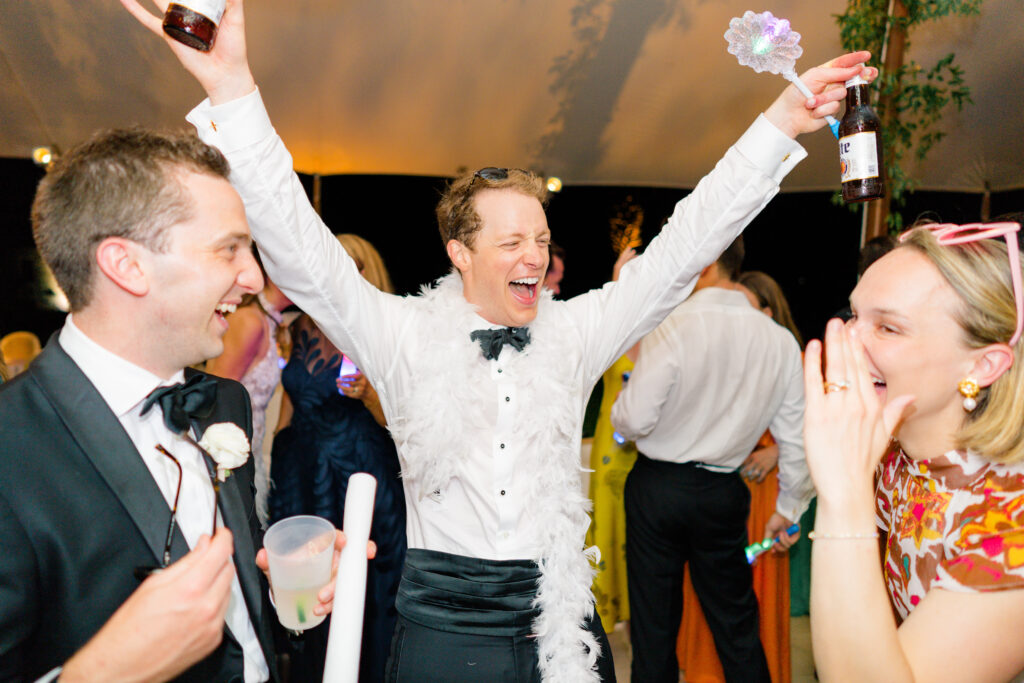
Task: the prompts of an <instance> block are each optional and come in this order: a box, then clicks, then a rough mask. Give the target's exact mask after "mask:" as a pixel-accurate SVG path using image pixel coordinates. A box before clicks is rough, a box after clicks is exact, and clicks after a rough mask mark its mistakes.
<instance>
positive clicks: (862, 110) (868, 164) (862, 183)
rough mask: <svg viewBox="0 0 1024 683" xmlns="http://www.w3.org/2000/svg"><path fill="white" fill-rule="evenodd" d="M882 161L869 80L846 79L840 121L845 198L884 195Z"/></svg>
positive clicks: (860, 199)
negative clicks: (842, 111)
mask: <svg viewBox="0 0 1024 683" xmlns="http://www.w3.org/2000/svg"><path fill="white" fill-rule="evenodd" d="M882 163H883V162H882V122H881V121H880V120H879V119H878V115H877V114H875V110H874V109H872V108H871V105H870V104H868V84H867V81H865V80H864V79H863V78H861V77H860V76H859V75H858V76H854V77H853V78H851V79H850V80H849V81H847V82H846V113H845V114H844V115H843V120H842V121H841V122H840V123H839V174H840V177H841V179H842V182H843V200H844V201H846V202H865V201H868V200H870V199H880V198H881V197H884V196H885V183H884V181H883V180H882V177H883V175H882V173H883V168H882Z"/></svg>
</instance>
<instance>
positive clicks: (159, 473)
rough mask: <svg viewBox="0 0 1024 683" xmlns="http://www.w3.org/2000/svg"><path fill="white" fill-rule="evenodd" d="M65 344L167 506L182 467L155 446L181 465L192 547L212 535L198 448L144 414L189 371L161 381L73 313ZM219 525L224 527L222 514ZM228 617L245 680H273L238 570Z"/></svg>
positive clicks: (209, 491) (184, 523)
mask: <svg viewBox="0 0 1024 683" xmlns="http://www.w3.org/2000/svg"><path fill="white" fill-rule="evenodd" d="M60 345H61V347H63V349H64V351H66V352H67V354H68V356H70V357H71V360H73V361H74V362H75V364H76V365H77V366H78V367H79V368H80V369H81V370H82V372H83V373H84V374H85V376H86V377H87V378H88V379H89V381H90V382H92V384H93V386H94V387H96V390H97V391H98V392H99V394H100V396H102V397H103V400H104V401H105V402H106V403H107V405H108V406H109V407H110V410H111V411H112V412H113V413H114V415H116V416H117V419H118V420H119V421H120V422H121V426H122V427H124V430H125V432H127V434H128V437H129V438H130V439H131V440H132V443H133V444H134V445H135V448H136V450H138V452H139V454H140V455H141V456H142V461H143V462H144V463H146V467H147V468H148V469H149V472H150V474H152V475H153V481H154V482H156V485H157V487H158V488H159V489H160V492H161V493H162V494H163V496H164V500H166V501H167V507H168V509H170V508H171V507H172V506H173V504H174V494H175V490H176V489H177V486H178V468H177V467H176V466H175V465H174V463H173V462H172V461H171V459H170V458H168V457H167V456H166V455H163V454H161V453H160V452H159V451H157V450H156V446H157V444H160V445H162V446H163V447H164V448H166V449H167V450H168V451H170V452H171V453H172V454H173V455H174V457H175V458H176V459H177V460H178V462H179V463H180V464H181V469H182V477H181V495H180V497H179V499H178V510H177V513H176V517H177V521H178V522H177V523H178V527H179V528H180V529H181V533H182V536H184V537H185V541H186V542H187V543H188V546H189V548H193V547H195V544H196V543H197V542H198V541H199V537H200V536H201V535H203V534H207V535H209V534H210V532H211V531H212V530H213V529H212V525H213V500H214V498H213V485H212V483H211V482H210V475H209V472H208V470H207V469H206V464H205V463H204V462H203V456H202V455H201V454H200V453H199V451H198V450H197V449H196V448H195V447H194V446H192V445H191V444H190V443H188V442H187V441H185V440H184V439H182V438H181V437H179V436H178V435H177V434H175V433H174V432H172V431H171V430H169V429H168V428H167V426H166V425H165V424H164V421H163V414H162V412H161V410H160V406H154V407H153V408H152V409H150V411H149V412H148V413H146V415H144V416H142V415H140V413H141V412H142V404H143V402H144V401H145V399H146V396H148V395H149V393H150V392H151V391H153V390H154V389H156V388H157V387H160V386H170V385H172V384H175V383H177V382H182V381H184V378H185V373H184V371H179V372H178V373H176V374H175V375H174V377H171V378H170V379H168V380H166V381H165V380H162V379H160V378H159V377H157V376H156V375H154V374H152V373H151V372H149V371H148V370H145V369H143V368H140V367H139V366H137V365H135V364H133V363H130V362H128V361H127V360H125V359H123V358H121V357H120V356H117V355H116V354H114V353H111V352H110V351H108V350H106V349H105V348H103V347H102V346H100V345H99V344H97V343H96V342H94V341H93V340H91V339H90V338H89V337H87V336H86V335H85V334H84V333H83V332H82V331H81V330H80V329H78V328H77V327H76V326H75V323H74V321H73V316H71V315H69V316H68V317H67V320H66V321H65V323H64V327H63V328H62V329H61V331H60ZM193 437H194V438H196V439H198V438H199V435H195V434H193ZM217 525H218V526H224V522H223V518H222V516H221V515H219V514H218V516H217ZM238 533H248V529H239V530H238ZM224 620H225V622H226V624H227V627H228V628H229V629H230V630H231V633H232V635H234V637H235V640H237V641H238V643H239V644H240V645H241V647H242V651H243V654H244V660H245V681H246V683H260V682H261V681H266V680H268V679H269V678H270V669H269V668H268V667H267V661H266V657H265V656H264V654H263V648H262V647H260V642H259V639H258V638H257V637H256V631H255V629H254V628H253V626H252V622H251V621H250V619H249V611H248V610H247V609H246V606H245V598H244V597H243V596H242V585H241V583H239V581H238V575H237V574H236V575H235V577H234V578H233V579H232V582H231V602H230V604H229V606H228V611H227V614H226V615H225V617H224Z"/></svg>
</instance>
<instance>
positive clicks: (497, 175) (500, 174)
mask: <svg viewBox="0 0 1024 683" xmlns="http://www.w3.org/2000/svg"><path fill="white" fill-rule="evenodd" d="M513 171H516V172H518V173H522V174H524V175H530V172H529V171H527V170H526V169H523V168H498V167H496V166H486V167H484V168H481V169H479V170H478V171H476V172H475V173H473V179H472V180H471V181H470V182H469V186H470V187H472V186H473V183H475V182H476V179H477V178H483V179H484V180H489V181H498V180H505V179H506V178H508V176H509V174H510V173H512V172H513Z"/></svg>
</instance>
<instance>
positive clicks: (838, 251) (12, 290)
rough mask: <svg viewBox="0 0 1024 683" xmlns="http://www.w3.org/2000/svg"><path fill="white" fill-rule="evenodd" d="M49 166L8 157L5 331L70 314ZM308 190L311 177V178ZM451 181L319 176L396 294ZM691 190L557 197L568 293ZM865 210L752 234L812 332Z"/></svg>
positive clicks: (782, 203) (816, 204)
mask: <svg viewBox="0 0 1024 683" xmlns="http://www.w3.org/2000/svg"><path fill="white" fill-rule="evenodd" d="M42 175H43V171H42V170H41V169H39V168H38V167H36V166H35V165H34V164H32V162H31V161H28V160H24V159H0V237H2V239H0V245H2V247H0V292H3V296H2V297H0V336H2V335H4V334H6V333H8V332H11V331H14V330H19V329H24V330H29V331H32V332H35V333H36V334H37V335H38V336H39V337H40V339H42V340H43V342H44V343H45V342H46V339H47V337H48V336H49V335H50V334H51V333H52V332H53V331H54V330H56V329H58V328H59V327H60V326H61V324H62V323H63V318H64V313H62V312H60V311H56V310H52V309H47V308H46V307H45V303H44V301H45V299H44V292H42V291H41V284H40V281H41V277H40V270H41V266H40V262H39V258H38V256H37V255H36V251H35V247H34V246H33V243H32V232H31V224H30V219H29V211H30V207H31V203H32V196H33V194H34V192H35V186H36V184H37V183H38V182H39V179H40V178H41V177H42ZM302 179H303V183H304V184H305V186H306V188H307V190H310V189H311V187H312V178H311V177H309V176H304V177H303V178H302ZM444 183H445V179H443V178H429V177H420V176H349V175H346V176H328V177H324V178H323V179H322V187H321V198H322V200H321V206H322V215H323V218H324V221H325V222H326V223H327V225H329V226H330V227H331V228H332V229H333V230H334V231H335V232H353V233H356V234H358V235H361V236H363V237H365V238H366V239H368V240H369V241H370V242H372V243H373V244H374V245H375V246H376V247H377V249H378V250H379V251H380V253H381V255H382V257H383V258H384V263H385V265H386V266H387V268H388V270H389V272H390V273H391V277H392V280H393V281H394V284H395V287H396V289H397V291H398V292H399V293H403V294H404V293H410V292H415V291H417V290H418V289H419V287H420V286H421V285H422V284H424V283H426V282H429V281H431V280H433V279H435V278H437V277H439V276H441V275H443V274H444V273H445V272H447V270H448V262H447V257H446V256H445V252H444V249H443V247H442V244H441V239H440V237H439V235H438V232H437V226H436V222H435V219H434V205H435V204H436V202H437V199H438V196H439V194H440V192H441V190H442V188H443V187H444ZM687 192H688V191H687V190H679V189H669V188H639V187H609V186H584V187H566V188H565V189H563V190H562V192H560V193H558V194H556V195H553V196H552V199H551V203H550V205H549V207H548V222H549V224H550V226H551V231H552V235H553V237H554V239H555V241H556V242H558V243H559V244H560V245H561V246H562V247H564V248H565V250H566V252H567V258H566V274H565V279H564V280H563V281H562V296H563V297H566V298H568V297H571V296H573V295H575V294H579V293H581V292H584V291H586V290H588V289H591V288H593V287H597V286H600V285H601V284H602V283H603V282H605V280H607V279H608V278H609V277H610V276H611V268H612V264H613V263H614V262H615V253H614V252H613V251H612V247H611V240H610V238H609V219H610V218H611V217H612V216H614V215H615V214H616V212H617V211H619V210H621V209H622V207H623V206H625V205H627V204H632V205H637V206H639V207H641V208H642V209H643V212H644V221H643V225H642V231H643V232H642V235H643V238H644V241H645V243H646V242H649V241H650V240H651V239H652V238H653V237H654V235H655V234H657V231H658V230H659V228H660V226H661V225H662V223H663V222H664V219H665V218H667V217H668V215H669V214H670V213H671V212H672V208H673V206H674V205H675V202H677V201H678V200H679V199H681V198H682V197H683V196H685V195H686V194H687ZM980 208H981V195H979V194H967V193H951V192H917V193H915V194H913V195H911V196H910V198H909V199H908V201H907V206H906V208H905V210H904V211H903V216H904V218H905V220H906V222H907V223H909V222H911V221H912V220H913V219H914V217H916V216H917V215H919V214H920V213H922V212H925V211H930V212H934V213H935V214H937V218H938V219H940V220H942V221H947V222H954V223H965V222H971V221H976V220H978V216H979V211H980ZM1020 210H1024V190H1017V191H1011V192H1003V193H996V194H993V195H992V203H991V214H992V216H998V215H1000V214H1002V213H1008V212H1011V211H1020ZM860 216H861V214H860V212H859V211H857V212H852V211H850V210H848V209H847V208H846V207H843V206H835V205H834V204H832V202H831V195H830V194H829V193H794V194H780V195H778V196H776V197H775V199H773V200H772V201H771V203H770V204H769V205H768V206H767V208H765V210H764V211H763V212H762V213H761V214H760V215H759V216H758V217H757V218H755V219H754V222H753V223H752V224H751V225H750V227H749V228H747V230H746V232H745V239H746V251H747V257H746V261H745V263H744V269H745V270H763V271H765V272H766V273H768V274H769V275H771V276H772V277H774V278H775V279H776V280H777V281H778V282H779V284H780V285H781V286H782V289H783V291H784V292H785V293H786V296H787V297H788V299H789V301H790V304H791V306H792V308H793V314H794V317H795V318H796V322H797V325H798V326H799V327H800V330H801V332H802V333H803V335H804V338H805V339H808V338H813V337H817V336H819V335H820V331H821V329H822V328H823V326H824V323H825V321H826V320H827V319H828V318H829V317H830V316H831V315H832V314H833V313H834V312H836V311H837V310H839V309H840V308H842V307H843V306H844V305H845V303H846V298H847V296H848V295H849V293H850V290H851V289H852V288H853V285H854V282H855V279H856V270H857V254H858V245H859V240H860V226H861V217H860Z"/></svg>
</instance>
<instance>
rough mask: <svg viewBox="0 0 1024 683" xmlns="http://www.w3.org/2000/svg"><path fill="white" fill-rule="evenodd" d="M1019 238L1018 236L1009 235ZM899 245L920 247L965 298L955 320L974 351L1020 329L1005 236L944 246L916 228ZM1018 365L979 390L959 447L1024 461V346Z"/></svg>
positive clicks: (1017, 349) (1018, 348)
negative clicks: (1023, 355)
mask: <svg viewBox="0 0 1024 683" xmlns="http://www.w3.org/2000/svg"><path fill="white" fill-rule="evenodd" d="M1009 238H1010V239H1017V236H1016V234H1011V235H1009ZM902 240H903V241H902V244H900V246H899V247H897V248H899V249H906V248H910V249H915V250H917V251H918V253H920V254H922V255H924V256H925V258H927V259H928V260H929V261H931V262H932V264H933V265H934V266H935V267H936V268H937V269H938V271H939V273H941V274H942V277H943V278H945V280H946V281H947V282H948V283H949V284H950V286H951V287H952V288H953V291H955V292H956V293H957V296H958V297H959V299H960V305H959V306H958V307H957V310H955V311H953V318H954V320H956V322H957V323H958V324H959V325H960V328H961V329H962V330H963V343H964V344H965V345H966V346H968V347H969V348H972V349H979V348H982V347H985V346H988V345H990V344H1008V343H1009V340H1010V339H1011V338H1012V337H1013V333H1014V331H1015V330H1016V327H1017V304H1016V301H1015V300H1014V296H1013V285H1012V279H1011V277H1010V261H1009V258H1008V257H1007V251H1006V249H1007V247H1006V244H1005V243H1004V242H1003V241H1002V240H1001V239H984V240H979V241H976V242H969V243H967V244H956V245H943V244H939V242H938V241H937V240H936V238H935V236H934V235H933V234H932V233H931V232H930V231H929V230H928V229H926V228H918V229H913V230H911V231H909V232H907V233H905V235H904V236H903V238H902ZM1012 348H1013V353H1014V359H1015V360H1014V363H1013V364H1012V365H1011V366H1010V369H1009V370H1007V371H1006V372H1005V373H1003V374H1002V375H1001V376H1000V377H999V378H998V379H996V381H995V382H993V383H992V385H991V386H989V387H983V388H982V389H981V392H980V393H979V394H978V397H977V402H978V406H977V407H976V408H975V409H974V410H973V411H972V412H970V413H966V419H965V420H964V424H963V425H962V426H961V428H960V430H959V432H958V433H957V435H956V445H957V448H969V449H971V450H973V451H975V452H977V453H979V454H980V455H982V456H984V457H985V458H987V459H988V460H991V461H993V462H1002V463H1015V462H1019V461H1021V460H1024V362H1017V360H1019V359H1021V358H1022V351H1024V346H1022V342H1021V341H1020V340H1018V341H1017V343H1016V344H1015V345H1014V346H1013V347H1012Z"/></svg>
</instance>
